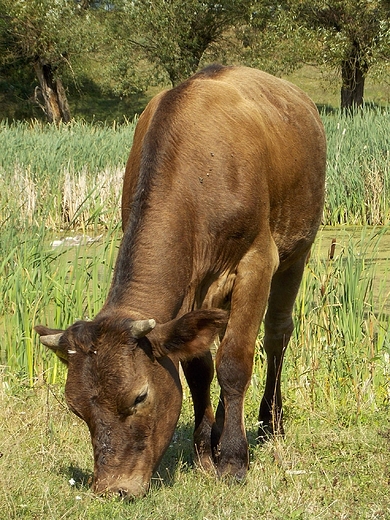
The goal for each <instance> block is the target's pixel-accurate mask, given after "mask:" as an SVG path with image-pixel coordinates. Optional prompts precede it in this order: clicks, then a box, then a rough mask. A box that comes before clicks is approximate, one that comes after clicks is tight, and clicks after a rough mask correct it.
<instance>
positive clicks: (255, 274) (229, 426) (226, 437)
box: [216, 237, 278, 480]
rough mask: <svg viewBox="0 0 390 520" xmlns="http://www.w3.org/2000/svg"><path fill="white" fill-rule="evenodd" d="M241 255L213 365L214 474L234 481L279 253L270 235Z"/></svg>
mask: <svg viewBox="0 0 390 520" xmlns="http://www.w3.org/2000/svg"><path fill="white" fill-rule="evenodd" d="M259 244H260V246H259V248H253V249H252V250H251V251H249V252H248V253H247V254H246V255H245V257H244V258H243V259H242V260H241V262H240V264H239V266H238V269H237V275H236V280H235V283H234V287H233V292H232V299H231V312H230V317H229V322H228V326H227V329H226V333H225V335H224V338H223V340H222V342H221V344H220V346H219V348H218V351H217V356H216V367H217V375H218V381H219V384H220V386H221V391H222V392H221V396H222V401H223V402H222V401H221V402H220V404H219V405H218V410H217V420H218V423H219V424H221V426H222V422H223V430H222V434H221V437H220V441H219V445H218V450H217V453H216V463H217V470H218V474H219V475H221V476H222V475H231V476H233V477H235V478H236V479H237V480H241V479H243V478H244V477H245V474H246V471H247V469H248V464H249V459H248V443H247V439H246V432H245V425H244V414H243V406H244V397H245V392H246V390H247V388H248V386H249V383H250V379H251V374H252V367H253V355H254V349H255V343H256V338H257V334H258V331H259V326H260V323H261V320H262V318H263V315H264V311H265V307H266V304H267V300H268V296H269V291H270V287H271V279H272V276H273V274H274V273H275V270H276V269H277V266H278V252H277V249H276V246H275V244H274V242H273V240H272V238H271V237H262V240H259Z"/></svg>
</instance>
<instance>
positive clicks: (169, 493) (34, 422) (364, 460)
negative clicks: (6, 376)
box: [0, 387, 390, 520]
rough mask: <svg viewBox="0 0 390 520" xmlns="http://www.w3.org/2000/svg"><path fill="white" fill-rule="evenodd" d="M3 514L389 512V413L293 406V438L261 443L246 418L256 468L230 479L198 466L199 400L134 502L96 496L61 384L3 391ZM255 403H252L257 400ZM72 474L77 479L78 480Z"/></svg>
mask: <svg viewBox="0 0 390 520" xmlns="http://www.w3.org/2000/svg"><path fill="white" fill-rule="evenodd" d="M0 404H1V408H0V410H1V411H0V414H1V415H0V417H1V419H5V418H6V420H4V422H3V425H4V426H3V428H2V429H1V431H0V446H1V453H2V457H1V459H0V469H1V471H0V518H4V519H5V518H7V519H10V520H11V519H15V520H16V519H18V520H19V519H20V518H26V519H42V520H43V519H44V520H49V519H53V520H58V519H60V518H64V519H72V520H73V519H106V518H110V519H118V520H119V519H121V520H122V519H132V520H134V519H139V520H145V519H148V518H153V519H155V520H159V519H160V520H170V519H172V520H176V519H180V520H184V519H185V520H187V519H188V520H197V519H199V520H222V519H226V518H229V519H232V520H243V519H249V520H251V519H253V520H255V519H257V518H259V516H261V517H263V518H267V520H268V519H269V520H273V519H275V520H287V519H291V520H293V519H307V520H311V519H314V518H321V519H329V520H333V519H340V520H341V519H346V518H350V519H359V520H360V519H383V520H385V519H387V518H389V516H390V496H389V494H388V492H387V490H388V479H389V476H390V473H389V463H390V457H389V448H390V445H389V440H390V431H389V427H388V420H387V415H386V414H385V413H384V412H383V411H382V412H377V413H376V414H375V415H373V416H372V417H370V422H369V423H364V421H363V420H361V421H358V422H357V421H349V420H348V418H349V417H350V411H349V409H348V407H346V406H344V404H343V402H342V401H340V403H339V406H338V409H339V412H340V413H343V415H344V417H345V421H344V422H341V421H340V420H339V417H338V415H337V414H335V413H332V412H330V411H329V410H328V409H326V408H325V409H322V410H319V411H316V412H313V411H311V410H310V409H309V408H308V409H307V410H304V409H301V410H300V413H301V416H300V419H299V420H297V419H295V418H292V417H289V416H287V420H286V438H285V439H284V440H283V441H282V440H281V439H277V440H275V441H273V442H268V443H266V444H265V445H264V446H256V444H255V443H254V442H253V438H254V431H255V428H256V425H255V424H254V423H253V421H251V419H250V418H249V420H248V421H247V427H248V434H249V438H250V439H251V468H250V472H249V474H248V477H247V480H246V482H245V483H244V484H236V485H229V484H228V483H226V482H223V481H217V480H216V479H215V478H214V477H213V476H212V475H207V474H203V473H201V472H200V471H198V470H195V469H194V468H193V467H192V463H191V460H192V456H191V440H190V437H191V429H192V411H191V400H190V399H189V398H188V397H187V398H186V399H185V401H184V405H183V412H182V416H181V419H180V422H179V425H178V428H177V430H176V434H175V437H174V440H173V442H172V443H171V446H170V448H169V449H168V451H167V453H166V455H165V457H164V459H163V461H162V463H161V465H160V469H159V473H158V474H156V475H155V476H154V479H153V484H152V489H151V490H150V492H149V493H148V495H147V496H146V497H145V498H143V499H141V500H138V501H136V502H133V503H123V502H120V501H118V500H116V499H102V498H97V497H94V496H93V494H92V493H91V491H90V488H89V480H90V477H91V473H92V467H93V465H92V453H91V446H90V440H89V434H88V432H87V428H86V426H85V425H84V424H83V423H82V421H81V420H79V419H77V418H76V417H75V416H74V415H72V414H71V412H69V411H68V410H67V408H66V405H65V402H64V398H63V392H62V389H60V388H57V387H50V388H49V387H47V388H43V389H37V390H35V391H32V390H30V391H27V390H24V391H21V390H19V391H18V392H13V393H12V394H5V393H4V392H1V391H0ZM254 405H255V403H253V406H254ZM72 479H73V481H74V484H73V485H72V483H73V481H72Z"/></svg>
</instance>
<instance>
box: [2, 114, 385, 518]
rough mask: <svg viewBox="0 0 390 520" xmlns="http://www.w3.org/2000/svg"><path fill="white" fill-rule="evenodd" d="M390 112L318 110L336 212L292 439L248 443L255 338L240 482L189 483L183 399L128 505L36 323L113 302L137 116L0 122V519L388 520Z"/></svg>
mask: <svg viewBox="0 0 390 520" xmlns="http://www.w3.org/2000/svg"><path fill="white" fill-rule="evenodd" d="M389 115H390V114H389V111H388V110H387V109H382V110H367V111H363V112H362V113H361V114H357V115H356V116H355V117H353V118H352V117H345V116H343V115H341V114H339V113H337V112H333V113H325V112H324V113H323V114H322V118H323V121H324V125H325V128H326V133H327V138H328V176H327V187H326V189H327V196H326V205H325V210H324V217H323V226H322V227H321V230H320V233H319V235H318V238H317V240H316V243H315V245H314V247H313V251H312V254H311V257H310V260H309V262H308V264H307V267H306V270H305V274H304V279H303V283H302V286H301V290H300V293H299V296H298V299H297V303H296V309H295V324H296V328H295V331H294V335H293V338H292V340H291V343H290V346H289V349H288V352H287V355H286V363H285V368H284V373H283V393H284V396H285V416H286V437H285V439H284V440H282V439H276V440H274V441H271V442H268V443H266V444H265V445H264V446H257V445H256V439H255V432H256V431H257V426H256V421H257V407H258V403H259V400H260V397H261V394H262V389H263V383H264V375H265V374H264V370H265V367H264V355H263V353H262V350H261V332H260V335H259V341H258V343H259V344H258V349H257V352H256V358H255V367H254V373H253V377H252V384H251V387H250V388H249V390H248V394H247V403H246V424H247V430H248V438H249V441H250V446H251V470H250V473H249V475H248V479H247V481H246V482H245V483H244V484H240V485H238V484H237V485H234V486H230V485H228V484H227V483H225V482H223V481H222V482H221V481H216V480H215V478H214V477H213V476H212V475H206V474H203V473H201V472H200V471H195V470H194V468H193V467H192V456H191V429H192V426H191V424H192V411H191V397H190V395H189V394H188V391H187V389H185V399H184V404H183V412H182V416H181V418H180V422H179V425H178V428H177V431H176V433H175V436H174V438H173V440H172V444H171V446H170V448H169V450H168V452H167V454H166V456H165V457H164V460H163V462H162V464H161V466H160V469H159V473H158V474H156V475H155V478H154V480H153V485H152V489H151V491H150V492H149V494H148V496H147V497H146V498H145V499H143V500H139V501H137V502H134V503H122V502H120V501H117V500H108V499H101V498H96V497H94V496H93V495H92V493H91V491H90V489H89V482H90V477H91V474H92V453H91V447H90V441H89V436H88V432H87V428H86V427H85V425H84V424H83V423H82V422H81V421H80V420H79V419H77V418H76V417H75V416H73V415H72V414H71V412H70V411H68V409H67V407H66V404H65V400H64V389H63V387H64V380H65V377H66V374H65V371H64V368H63V366H62V365H61V364H60V363H59V362H58V361H57V360H56V359H55V356H53V355H51V354H50V353H47V352H45V350H44V348H43V347H41V346H40V345H39V342H38V340H37V337H36V335H35V334H34V332H33V327H34V325H36V324H38V323H44V324H50V326H53V327H58V328H64V327H66V326H67V325H69V324H70V323H72V322H73V321H75V320H76V319H79V318H92V317H93V316H94V315H95V314H96V313H97V312H98V310H99V309H100V307H101V305H102V303H103V301H104V299H105V295H106V294H107V290H108V286H109V283H110V280H111V274H112V269H113V265H114V262H115V257H116V253H117V248H118V243H119V241H120V237H121V228H120V220H119V219H120V211H119V204H120V193H121V182H122V175H123V170H124V164H125V161H126V159H127V156H128V152H129V149H130V147H131V142H132V136H133V132H134V126H135V121H133V122H127V123H125V124H122V125H115V124H113V125H104V124H94V125H91V124H86V123H80V122H74V123H72V124H70V125H67V126H59V127H52V126H49V125H43V124H41V123H37V122H36V123H13V124H7V123H0V226H1V228H0V229H1V233H0V292H1V294H2V298H1V300H0V337H1V344H0V423H1V424H2V427H1V430H0V518H4V519H5V518H10V519H11V518H15V519H16V518H28V519H33V518H34V519H38V518H39V519H41V518H42V519H49V518H50V519H51V518H53V519H60V518H69V519H74V518H77V519H78V518H88V519H89V518H91V519H92V518H96V519H100V518H101V519H104V518H113V519H116V518H118V519H119V518H132V519H146V518H153V519H161V520H162V519H164V520H166V519H170V518H172V519H173V518H175V519H178V518H179V519H199V520H200V519H202V520H217V519H222V518H230V519H235V520H241V519H244V518H245V519H255V518H258V517H259V516H260V515H262V516H263V517H265V518H266V519H313V518H321V519H322V518H323V519H325V518H326V519H327V518H329V519H334V518H339V519H358V518H359V519H361V518H367V519H369V518H370V519H386V518H390V496H389V493H388V485H389V482H390V455H389V453H390V450H389V448H390V444H389V441H390V427H389V422H388V413H389V401H390V331H389V313H390V276H389V271H390V263H389V257H390V228H389V226H390V197H389V186H390V171H389V165H390V142H389V139H390V138H389V135H390V131H389V130H390V128H389V127H390V124H389V121H390V118H389ZM332 243H333V247H332ZM331 250H332V252H331ZM216 394H217V393H216V392H215V395H216Z"/></svg>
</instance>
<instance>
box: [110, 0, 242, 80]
mask: <svg viewBox="0 0 390 520" xmlns="http://www.w3.org/2000/svg"><path fill="white" fill-rule="evenodd" d="M116 7H117V9H115V10H113V12H112V13H111V14H110V18H111V20H110V27H111V30H112V35H113V38H114V39H115V41H118V40H119V41H120V42H121V43H122V45H124V46H125V48H128V49H129V51H130V52H133V53H134V51H135V52H136V53H137V54H138V56H139V59H141V60H142V59H146V60H148V62H149V63H151V64H156V65H157V66H158V67H159V69H160V71H161V72H163V73H164V74H166V75H167V76H168V78H169V80H170V81H171V83H172V84H173V85H176V84H177V83H179V82H181V81H183V80H184V79H186V78H187V77H188V76H190V75H191V74H193V73H194V72H195V71H196V70H197V68H198V66H199V63H200V61H201V59H202V57H203V55H204V53H205V51H206V50H207V49H208V48H209V46H211V45H213V44H216V43H217V42H218V41H220V40H221V39H222V37H226V33H227V32H228V31H229V29H230V28H232V27H234V26H235V25H236V24H239V23H242V22H244V21H247V20H248V19H249V17H250V13H251V9H252V8H251V2H247V1H244V0H222V1H220V2H218V3H215V2H212V1H208V2H201V1H199V0H184V1H183V0H171V1H170V2H166V1H165V0H157V1H153V2H150V1H149V0H137V1H135V2H133V1H131V2H130V1H127V0H122V1H121V2H117V3H116ZM121 52H122V53H123V50H122V51H121ZM130 52H125V55H129V54H130Z"/></svg>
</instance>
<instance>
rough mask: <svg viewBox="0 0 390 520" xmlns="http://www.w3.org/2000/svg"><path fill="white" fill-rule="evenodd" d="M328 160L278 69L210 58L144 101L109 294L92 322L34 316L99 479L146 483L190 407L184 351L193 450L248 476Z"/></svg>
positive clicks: (308, 112)
mask: <svg viewBox="0 0 390 520" xmlns="http://www.w3.org/2000/svg"><path fill="white" fill-rule="evenodd" d="M324 172H325V137H324V131H323V127H322V124H321V121H320V118H319V116H318V112H317V110H316V108H315V106H314V104H313V103H312V102H311V101H310V100H309V98H308V97H307V96H306V95H305V94H304V93H303V92H302V91H301V90H299V89H298V88H297V87H295V86H294V85H292V84H290V83H288V82H286V81H283V80H281V79H277V78H275V77H273V76H270V75H268V74H265V73H263V72H260V71H258V70H254V69H250V68H245V67H222V66H218V65H214V66H211V67H208V68H207V69H205V70H203V71H201V72H199V73H198V74H196V75H195V76H193V77H192V78H190V79H189V80H187V81H185V82H184V83H183V84H181V85H179V86H178V87H176V88H174V89H172V90H169V91H165V92H162V93H160V94H159V95H158V96H156V97H155V98H154V99H153V100H152V101H151V102H150V103H149V105H148V106H147V108H146V109H145V111H144V112H143V114H142V115H141V117H140V119H139V122H138V125H137V128H136V131H135V135H134V142H133V146H132V150H131V153H130V156H129V159H128V162H127V166H126V172H125V178H124V185H123V197H122V221H123V230H124V235H123V240H122V243H121V247H120V250H119V254H118V259H117V262H116V267H115V271H114V275H113V280H112V284H111V288H110V291H109V294H108V296H107V299H106V302H105V304H104V306H103V308H102V310H101V311H100V312H99V313H98V315H97V316H96V317H95V319H94V320H93V321H91V322H83V321H81V322H77V323H75V324H73V325H72V326H70V327H69V328H68V329H67V330H65V331H58V330H51V329H48V328H46V327H42V326H40V327H37V331H38V333H39V334H40V336H41V341H42V343H43V344H45V345H47V346H48V348H50V349H52V350H54V351H55V352H56V353H57V354H58V355H59V356H60V357H61V359H62V360H63V361H64V362H65V363H67V364H68V377H67V382H66V389H65V394H66V399H67V402H68V404H69V406H70V408H71V409H72V410H73V411H74V412H75V413H76V414H77V415H79V416H80V417H81V418H82V419H84V421H85V422H86V423H87V425H88V427H89V430H90V433H91V439H92V445H93V452H94V459H95V466H94V489H95V491H96V492H98V493H100V492H106V491H110V492H116V493H119V494H121V495H127V496H139V495H142V494H144V493H145V492H146V490H147V489H148V485H149V481H150V478H151V476H152V473H153V471H154V470H155V469H156V468H157V466H158V464H159V461H160V459H161V457H162V455H163V453H164V451H165V450H166V448H167V446H168V445H169V442H170V440H171V438H172V435H173V432H174V429H175V426H176V423H177V420H178V417H179V413H180V408H181V400H182V388H181V383H180V378H179V375H178V374H179V373H178V367H179V362H181V363H182V366H183V369H184V374H185V376H186V378H187V381H188V384H189V387H190V389H191V392H192V397H193V403H194V411H195V432H194V442H195V453H196V459H197V461H198V463H199V464H200V465H201V466H202V467H203V468H206V469H210V468H211V469H213V471H216V472H217V474H218V475H232V476H234V477H235V478H237V479H242V478H243V477H244V476H245V474H246V471H247V468H248V445H247V440H246V435H245V428H244V422H243V402H244V395H245V392H246V390H247V388H248V385H249V382H250V377H251V373H252V364H253V355H254V348H255V341H256V337H257V334H258V330H259V326H260V323H261V321H262V319H263V317H264V314H265V311H266V309H267V312H266V314H265V320H264V321H265V338H264V349H265V352H266V354H267V359H268V365H267V379H266V384H265V390H264V396H263V398H262V401H261V403H260V410H259V422H260V428H259V437H260V438H263V437H265V436H267V435H271V434H273V433H277V432H280V433H282V432H283V424H282V398H281V392H280V375H281V370H282V363H283V356H284V353H285V350H286V347H287V344H288V341H289V338H290V335H291V332H292V329H293V322H292V308H293V304H294V300H295V297H296V294H297V291H298V287H299V284H300V281H301V277H302V272H303V269H304V266H305V260H306V257H307V255H308V252H309V250H310V246H311V244H312V242H313V240H314V237H315V235H316V232H317V229H318V226H319V223H320V220H321V215H322V207H323V196H324ZM217 336H219V337H220V343H219V347H218V350H217V354H216V359H215V364H216V372H217V377H218V381H219V384H220V387H221V396H220V400H219V405H218V407H217V410H216V413H215V414H214V411H213V409H212V406H211V401H210V383H211V381H212V379H213V375H214V363H213V359H212V356H211V353H210V345H211V344H212V342H213V340H214V338H216V337H217Z"/></svg>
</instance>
